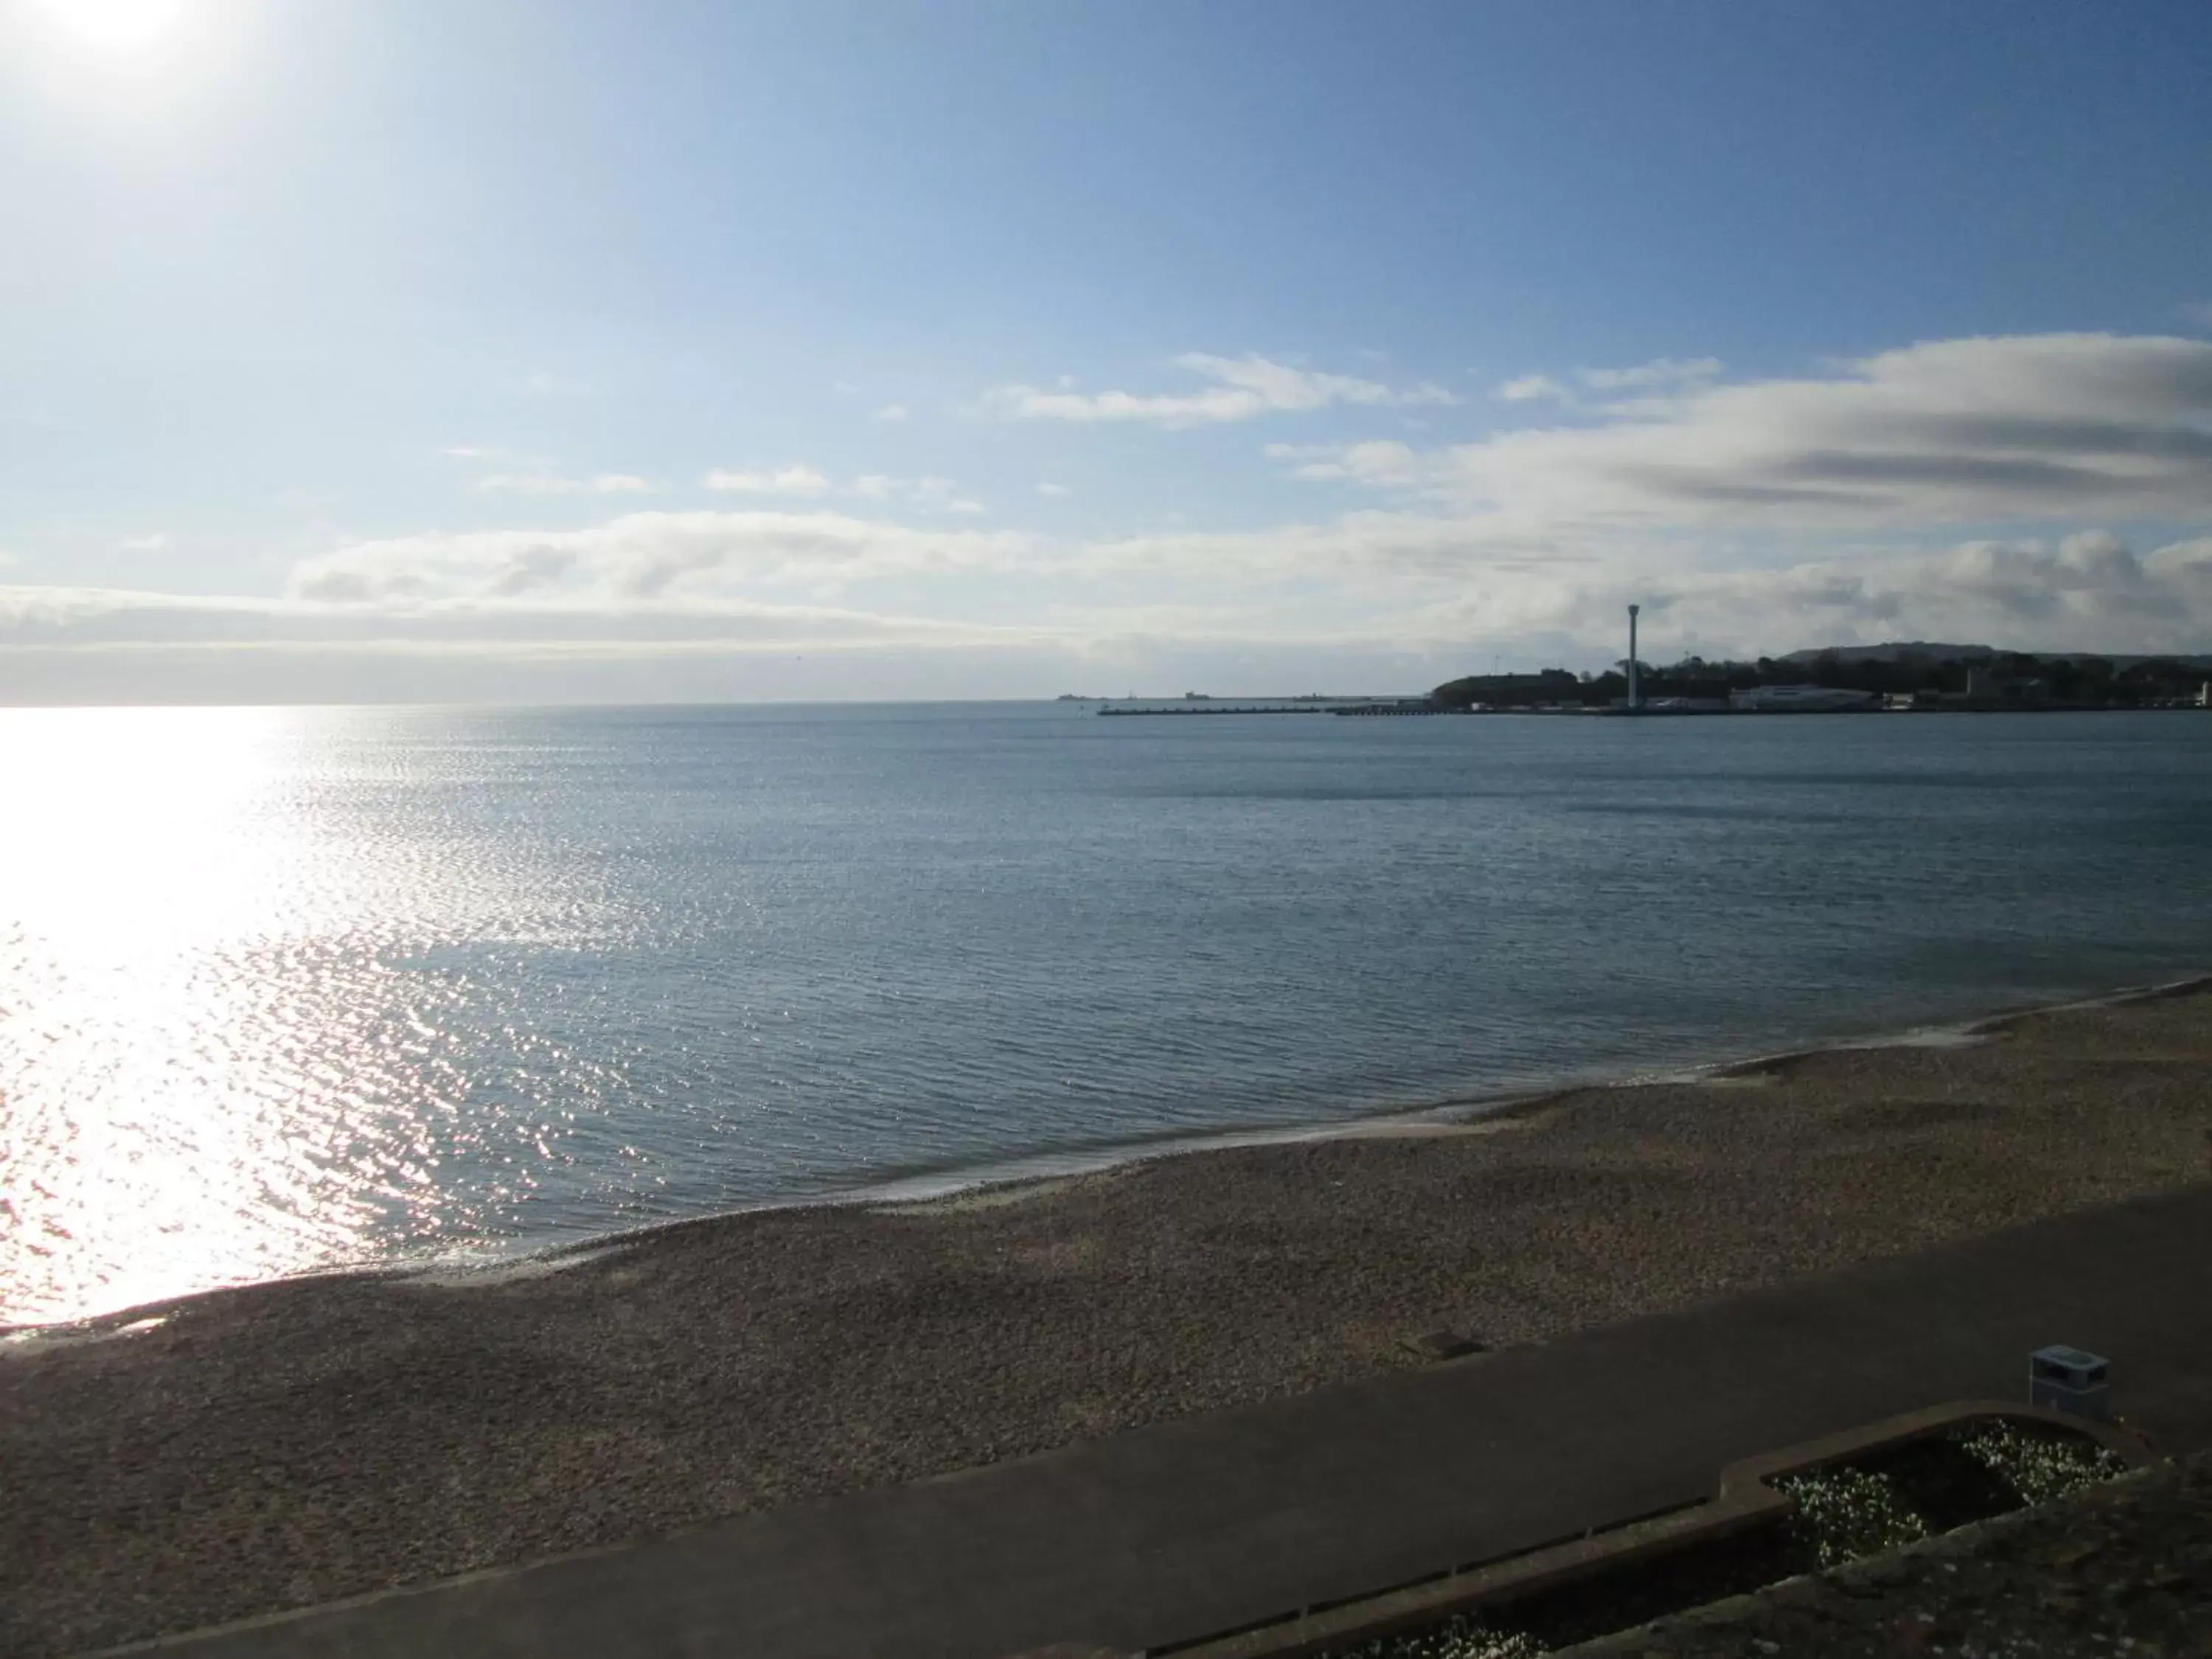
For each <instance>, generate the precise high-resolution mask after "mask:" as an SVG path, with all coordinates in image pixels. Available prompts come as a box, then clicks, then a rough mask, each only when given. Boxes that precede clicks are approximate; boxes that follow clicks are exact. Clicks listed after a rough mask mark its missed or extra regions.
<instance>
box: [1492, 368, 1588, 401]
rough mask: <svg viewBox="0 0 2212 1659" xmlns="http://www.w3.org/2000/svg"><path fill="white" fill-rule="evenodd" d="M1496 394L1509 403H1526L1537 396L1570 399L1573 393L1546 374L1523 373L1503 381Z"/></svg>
mask: <svg viewBox="0 0 2212 1659" xmlns="http://www.w3.org/2000/svg"><path fill="white" fill-rule="evenodd" d="M1497 395H1498V397H1500V398H1504V400H1505V401H1506V402H1507V403H1509V404H1526V403H1534V401H1535V400H1536V399H1538V398H1559V399H1570V398H1573V396H1574V395H1575V394H1574V393H1573V392H1570V391H1568V390H1567V389H1566V387H1565V386H1561V385H1560V384H1559V382H1558V381H1557V380H1553V378H1552V377H1551V376H1550V375H1548V374H1523V375H1522V377H1521V378H1520V379H1519V380H1508V381H1506V382H1504V384H1503V385H1502V386H1499V387H1498V393H1497Z"/></svg>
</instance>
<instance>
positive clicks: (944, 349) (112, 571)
mask: <svg viewBox="0 0 2212 1659" xmlns="http://www.w3.org/2000/svg"><path fill="white" fill-rule="evenodd" d="M2207 84H2212V10H2209V9H2207V8H2205V7H2204V6H2203V5H2202V4H2201V3H2188V4H2184V3H2174V4H2156V3H2141V4H2130V5H2129V6H2126V7H2113V6H2109V5H2101V4H2081V5H2070V6H2052V5H2033V4H2021V3H2006V4H1968V3H1958V4H1946V5H1942V6H1932V7H1931V6H1928V5H1926V4H1924V3H1923V4H1911V5H1905V4H1899V5H1887V4H1879V3H1859V4H1854V5H1851V6H1848V7H1839V6H1834V5H1828V4H1820V5H1815V4H1810V3H1806V4H1793V3H1765V4H1751V3H1744V4H1734V5H1720V4H1689V3H1681V4H1665V3H1656V4H1647V3H1629V0H1620V3H1609V4H1594V3H1593V4H1576V3H1558V0H1553V3H1546V4H1541V5H1539V4H1534V3H1528V4H1492V5H1481V4H1471V3H1456V4H1449V5H1417V4H1395V5H1392V4H1384V5H1356V6H1355V5H1351V4H1341V5H1321V4H1309V3H1290V0H1279V3H1266V4H1258V3H1255V4H1229V3H1219V4H1205V5H1200V4H1191V3H1172V4H1170V3H1158V4H1153V3H1134V0H1117V3H1112V4H1105V3H1100V4H1093V5H1079V4H1073V3H1044V0H1032V3H1021V4H1014V3H1005V4H980V3H977V4H962V3H952V0H944V3H938V4H933V5H930V6H923V5H920V4H911V5H891V4H885V3H868V4H863V3H837V0H809V3H805V4H792V5H777V4H761V5H755V6H750V7H744V8H738V7H729V6H724V5H715V4H708V3H699V4H688V3H686V4H678V3H664V4H655V3H650V0H644V3H623V4H617V3H611V0H609V3H580V0H579V3H559V0H529V3H523V0H322V3H318V4H317V5H314V6H312V7H308V6H299V5H285V4H280V3H276V0H65V3H64V0H0V223H5V224H6V225H7V226H8V227H9V230H8V234H7V238H6V241H7V244H8V252H6V254H5V256H4V257H0V561H4V562H0V698H13V699H19V700H31V701H46V700H71V699H77V698H84V699H90V700H100V701H112V700H125V701H130V700H138V699H148V700H166V699H199V698H219V699H230V698H245V699H254V700H259V699H266V698H275V699H286V698H292V697H301V698H324V697H351V696H361V697H376V698H387V697H415V696H427V697H439V698H444V697H454V698H472V697H491V698H519V699H526V700H556V699H568V698H582V699H593V698H601V697H608V698H628V697H660V696H673V697H719V696H728V697H742V698H751V697H817V696H1020V695H1030V694H1046V695H1048V694H1050V693H1051V692H1053V691H1055V690H1061V689H1071V688H1073V689H1099V690H1126V689H1128V688H1129V687H1130V686H1131V685H1143V686H1150V687H1154V688H1157V689H1163V690H1170V689H1180V688H1182V686H1184V685H1188V684H1201V685H1213V686H1220V687H1233V688H1234V689H1237V690H1271V689H1278V688H1279V689H1283V690H1302V689H1306V688H1308V687H1312V686H1328V687H1331V688H1340V687H1341V688H1346V689H1413V688H1418V687H1421V686H1425V685H1427V684H1431V683H1433V682H1434V681H1436V680H1437V679H1440V678H1445V677H1447V676H1448V675H1449V674H1450V673H1453V672H1457V671H1464V670H1465V669H1467V668H1468V667H1470V666H1479V665H1488V664H1489V663H1490V662H1492V660H1504V661H1508V662H1511V663H1514V664H1516V665H1535V664H1536V663H1538V662H1540V661H1544V662H1550V661H1564V662H1567V663H1569V664H1571V665H1576V666H1591V665H1596V664H1598V663H1601V662H1603V661H1606V660H1608V659H1611V658H1612V657H1613V656H1615V655H1617V654H1618V642H1617V641H1615V639H1614V637H1613V636H1614V635H1615V634H1616V633H1617V632H1618V631H1619V629H1618V627H1617V625H1616V623H1617V617H1618V611H1619V607H1620V605H1622V604H1624V603H1626V601H1627V600H1628V599H1640V600H1641V601H1642V602H1643V603H1644V605H1645V606H1646V611H1645V638H1646V641H1647V649H1648V650H1649V651H1650V653H1652V654H1654V655H1657V656H1661V657H1665V656H1667V655H1670V654H1672V653H1674V652H1675V651H1677V650H1691V649H1695V650H1699V651H1702V652H1705V653H1707V654H1712V653H1716V652H1724V651H1759V650H1766V651H1778V650H1785V649H1790V648H1793V647H1798V646H1802V645H1807V644H1819V643H1827V642H1848V641H1866V640H1875V639H1882V638H1890V637H1913V636H1922V637H1933V636H1940V637H1952V638H1955V637H1960V636H1961V635H1965V636H1971V637H1973V638H1978V639H1982V638H1986V639H1991V640H1994V641H1997V642H2000V643H2008V644H2015V645H2021V646H2025V647H2093V648H2106V649H2113V650H2142V649H2192V650H2199V651H2203V650H2212V344H2208V343H2207V336H2208V334H2212V98H2207V97H2206V96H2205V95H2204V93H2203V88H2204V87H2205V86H2206V85H2207Z"/></svg>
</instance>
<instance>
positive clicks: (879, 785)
mask: <svg viewBox="0 0 2212 1659" xmlns="http://www.w3.org/2000/svg"><path fill="white" fill-rule="evenodd" d="M0 768H4V770H0V776H4V778H5V780H6V790H7V797H6V799H7V810H6V812H5V814H4V820H3V821H0V1160H4V1163H3V1164H0V1174H3V1175H4V1190H3V1191H0V1319H4V1318H13V1319H16V1320H42V1319H54V1318H62V1317H70V1316H79V1315H82V1314H85V1313H88V1312H91V1311H95V1310H106V1309H112V1308H115V1307H118V1306H122V1305H125V1304H130V1303H132V1302H137V1301H141V1300H144V1299H148V1298H150V1297H156V1296H161V1295H167V1294H171V1293H174V1292H179V1291H188V1290H194V1289H198V1288H202V1287H204V1286H208V1285H216V1284H222V1283H227V1282H234V1281H237V1280H240V1279H254V1278H262V1277H266V1276H270V1275H273V1274H277V1273H290V1272H297V1271H301V1270H305V1269H310V1268H315V1267H327V1266H331V1265H334V1264H337V1263H342V1262H351V1261H377V1260H390V1259H395V1258H409V1257H430V1256H437V1255H447V1254H455V1253H461V1254H465V1253H470V1252H476V1251H496V1250H500V1249H513V1248H516V1247H518V1246H529V1245H536V1244H540V1243H550V1242H554V1241H559V1240H568V1239H574V1238H579V1237H588V1236H591V1235H593V1234H596V1233H601V1232H605V1231H611V1230H615V1229H619V1228H623V1227H627V1226H632V1225H639V1224H641V1223H645V1222H648V1221H653V1220H656V1219H660V1218H669V1217H677V1216H684V1215H696V1214H700V1213H703V1212H712V1211H715V1210H720V1209H726V1208H730V1207H733V1206H743V1205H748V1204H757V1203H762V1202H769V1201H778V1200H793V1199H797V1198H803V1197H806V1196H810V1195H819V1194H836V1193H840V1192H848V1191H852V1190H855V1189H858V1188H864V1187H867V1186H869V1185H871V1184H873V1183H880V1182H885V1181H887V1180H890V1179H894V1178H897V1177H901V1176H915V1175H918V1174H926V1173H927V1172H931V1171H950V1170H963V1169H968V1168H971V1167H973V1166H976V1165H981V1164H996V1163H1000V1162H1004V1161H1007V1160H1016V1159H1021V1158H1034V1157H1038V1156H1042V1155H1054V1154H1058V1155H1068V1154H1079V1153H1083V1152H1090V1151H1096V1150H1098V1149H1103V1148H1110V1147H1115V1146H1127V1145H1128V1144H1131V1143H1133V1142H1139V1141H1143V1140H1146V1139H1157V1138H1161V1137H1169V1136H1174V1135H1178V1134H1193V1133H1203V1132H1208V1131H1218V1130H1234V1129H1238V1128H1256V1127H1267V1126H1282V1125H1295V1124H1321V1123H1327V1122H1330V1121H1339V1120H1342V1119H1345V1118H1346V1117H1349V1116H1351V1115H1354V1114H1358V1113H1364V1112H1370V1111H1373V1110H1376V1109H1381V1108H1386V1107H1394V1106H1408V1105H1416V1104H1420V1103H1431V1102H1436V1101H1439V1100H1443V1099H1447V1098H1452V1097H1465V1096H1469V1095H1480V1094H1485V1093H1490V1092H1494V1091H1510V1090H1513V1089H1516V1088H1520V1087H1525V1086H1528V1085H1534V1084H1539V1083H1545V1082H1550V1081H1553V1080H1558V1079H1563V1078H1569V1077H1577V1076H1586V1075H1591V1074H1607V1073H1620V1072H1624V1071H1629V1070H1633V1069H1639V1068H1644V1067H1650V1066H1663V1065H1666V1064H1668V1063H1673V1062H1680V1061H1685V1060H1708V1059H1714V1058H1720V1057H1724V1056H1728V1055H1730V1054H1741V1053H1743V1052H1747V1051H1756V1050H1759V1049H1764V1048H1775V1047H1778V1046H1781V1045H1784V1044H1790V1043H1796V1042H1803V1041H1807V1040H1814V1039H1820V1038H1826V1037H1832V1036H1840V1035H1844V1034H1850V1033H1857V1032H1869V1031H1878V1030H1884V1029H1893V1028H1896V1027H1898V1026H1900V1025H1904V1024H1915V1023H1920V1022H1926V1021H1931V1020H1937V1019H1942V1018H1951V1017H1956V1016H1961V1015H1965V1014H1967V1013H1970V1012H1976V1011H1980V1010H1985V1009H1989V1008H1992V1007H1996V1006H2004V1005H2009V1004H2015V1003H2018V1002H2021V1001H2022V1000H2031V999H2042V998H2049V997H2054V996H2058V995H2063V994H2071V993H2076V992H2085V991H2090V990H2094V989H2099V988H2102V987H2110V986H2113V985H2118V984H2122V983H2127V982H2138V981H2148V980H2152V979H2156V978H2159V977H2161V976H2166V975H2175V974H2178V973H2181V972H2185V971H2188V970H2191V969H2196V968H2197V967H2199V966H2201V965H2203V964H2204V963H2206V962H2207V961H2208V959H2212V948H2208V941H2212V858H2208V857H2207V856H2206V855H2205V854H2204V852H2203V837H2204V832H2205V827H2206V825H2207V824H2208V823H2212V720H2206V719H2200V718H2197V717H2194V716H2191V715H2189V714H2146V715H2080V716H2075V715H2051V716H2044V717H2039V718H2029V719H2023V718H1988V717H1982V718H1976V717H1972V716H1957V717H1946V716H1922V715H1916V716H1912V717H1909V718H1906V717H1896V718H1868V719H1862V720H1838V719H1799V720H1652V721H1645V722H1629V721H1620V720H1557V719H1554V720H1542V719H1447V720H1339V719H1333V718H1329V717H1327V716H1322V717H1301V718H1280V717H1279V718H1259V719H1233V718H1230V719H1206V720H1100V719H1098V718H1097V717H1096V716H1095V715H1093V714H1091V712H1090V711H1089V710H1088V709H1087V708H1079V707H1074V706H1066V705H1057V706H1056V705H1035V706H1025V705H1006V706H963V707H936V708H929V707H902V708H718V709H694V710H672V709H651V710H635V709H632V710H589V711H574V710H570V711H558V712H553V711H549V712H532V713H486V712H455V711H435V710H405V711H394V710H346V711H335V710H159V711H140V710H118V711H106V710H82V711H80V710H70V711H12V712H5V713H0Z"/></svg>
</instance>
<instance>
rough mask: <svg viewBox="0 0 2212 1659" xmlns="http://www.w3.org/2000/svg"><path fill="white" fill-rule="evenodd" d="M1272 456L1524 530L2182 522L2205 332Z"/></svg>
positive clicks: (2208, 477) (2000, 348) (2201, 427)
mask: <svg viewBox="0 0 2212 1659" xmlns="http://www.w3.org/2000/svg"><path fill="white" fill-rule="evenodd" d="M1279 459H1297V460H1298V461H1300V462H1301V463H1302V465H1301V469H1300V470H1301V471H1304V474H1305V476H1308V477H1350V478H1354V479H1364V481H1367V482H1370V483H1375V484H1376V486H1378V487H1381V488H1385V489H1396V490H1404V491H1411V492H1413V493H1416V494H1418V495H1422V496H1425V497H1427V498H1429V499H1431V500H1434V501H1440V502H1447V503H1449V504H1451V505H1453V506H1454V507H1456V508H1458V509H1459V510H1460V511H1462V513H1465V514H1467V515H1468V518H1469V519H1470V520H1472V521H1473V522H1474V525H1475V526H1478V527H1480V529H1481V530H1482V531H1483V532H1486V533H1488V534H1490V535H1492V536H1493V537H1510V538H1519V539H1522V540H1528V539H1530V538H1538V539H1551V540H1556V539H1558V538H1562V537H1575V536H1581V537H1589V536H1592V535H1601V534H1605V533H1608V532H1618V531H1620V530H1621V529H1623V528H1625V527H1640V528H1662V527H1666V528H1672V529H1674V530H1677V531H1692V530H1704V529H1709V528H1713V527H1752V528H1762V529H1767V530H1791V531H1808V530H1827V529H1834V528H1838V527H1864V528H1871V529H1875V530H1888V531H1893V532H1901V531H1906V530H1911V529H1914V528H1924V527H1928V526H1940V525H1945V524H1968V523H1991V524H1994V523H2002V522H2015V523H2017V522H2023V521H2026V522H2034V523H2053V522H2063V521H2065V520H2090V521H2095V520H2106V521H2108V522H2109V521H2112V520H2124V519H2130V518H2136V519H2161V518H2162V519H2167V520H2186V519H2190V518H2192V517H2195V516H2197V515H2199V514H2203V513H2208V512H2212V343H2206V342H2203V341H2198V340H2189V339H2183V338H2179V337H2120V336H2113V335H2106V334H2073V335H2034V336H2019V337H1998V338H1975V339H1963V340H1946V341H1937V342H1934V343H1927V344H1922V345H1916V346H1911V347H1907V348H1905V349H1901V350H1897V351H1890V352H1884V353H1882V354H1881V355H1880V356H1875V357H1869V358H1867V359H1865V360H1863V361H1862V362H1855V363H1850V364H1848V365H1845V366H1844V367H1843V368H1841V369H1840V370H1839V371H1838V372H1837V373H1835V374H1832V375H1830V376H1828V377H1826V378H1822V379H1807V380H1765V381H1756V382H1748V383H1745V384H1741V385H1735V386H1711V385H1707V384H1705V383H1703V382H1702V381H1700V380H1687V381H1686V382H1684V383H1683V384H1681V385H1680V386H1678V387H1677V388H1676V389H1675V390H1674V391H1673V392H1668V393H1664V394H1659V395H1653V396H1648V397H1644V398H1638V399H1635V400H1633V401H1631V402H1627V403H1623V404H1615V405H1613V406H1612V407H1611V408H1609V409H1607V410H1605V411H1603V412H1602V414H1601V417H1600V419H1599V421H1598V422H1597V423H1596V424H1594V425H1589V426H1579V427H1570V428H1541V429H1525V430H1519V431H1511V432H1506V433H1503V434H1500V435H1496V436H1493V437H1491V438H1488V439H1486V440H1483V441H1480V442H1476V443H1470V444H1462V445H1457V446H1455V447H1449V448H1445V449H1440V450H1429V451H1413V450H1410V449H1401V448H1397V447H1392V448H1389V449H1387V450H1385V449H1381V448H1376V447H1373V446H1353V447H1346V448H1339V449H1334V450H1319V449H1309V450H1303V451H1300V452H1298V453H1297V455H1296V456H1295V457H1288V456H1286V457H1279ZM1386 462H1387V465H1386V464H1385V463H1386Z"/></svg>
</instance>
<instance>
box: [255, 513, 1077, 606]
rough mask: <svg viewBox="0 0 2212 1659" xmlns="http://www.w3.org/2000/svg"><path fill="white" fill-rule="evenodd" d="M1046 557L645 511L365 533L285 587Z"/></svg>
mask: <svg viewBox="0 0 2212 1659" xmlns="http://www.w3.org/2000/svg"><path fill="white" fill-rule="evenodd" d="M1036 562H1048V561H1044V560H1042V559H1041V557H1040V546H1039V544H1036V542H1034V541H1033V540H1032V539H1030V538H1024V537H1021V536H1018V535H1014V534H1012V533H1006V532H981V531H975V530H957V531H956V530H951V529H948V528H940V529H935V530H918V529H914V528H911V527H908V526H901V525H892V524H885V523H883V522H881V521H878V520H868V519H856V518H852V517H848V516H847V515H845V514H842V513H818V512H817V513H773V512H751V513H630V514H629V515H627V516H625V517H623V518H619V519H616V520H611V521H610V522H609V523H606V524H604V525H599V526H592V528H589V529H584V530H573V531H557V532H538V531H522V530H501V531H480V532H471V533H468V534H461V535H426V536H410V537H399V538H391V539H387V540H383V541H374V542H364V543H361V544H356V545H354V546H351V547H347V548H342V549H338V550H335V551H332V552H330V553H325V554H321V555H319V556H315V557H313V558H311V559H307V560H304V561H302V562H300V563H299V564H298V565H296V566H295V567H294V568H293V571H292V574H291V578H290V580H289V584H288V586H287V593H288V597H289V598H291V599H295V600H301V601H306V602H311V603H316V604H325V605H373V606H393V605H400V606H422V605H450V604H473V605H483V604H504V603H511V602H515V601H521V600H527V601H529V602H530V603H532V604H533V605H556V606H561V607H566V608H568V609H572V610H573V609H584V610H588V609H592V608H594V607H614V608H622V607H625V606H635V605H640V604H652V605H664V606H676V607H678V608H682V607H687V606H688V607H698V606H708V607H711V606H714V605H721V604H725V603H727V602H730V601H732V600H741V599H751V598H753V597H755V596H756V594H755V590H757V588H759V587H761V586H775V585H778V584H785V585H789V584H798V585H802V586H816V587H819V586H824V585H835V584H843V583H848V582H851V581H854V580H861V579H866V578H880V577H886V576H901V577H903V576H913V575H921V574H952V573H959V572H967V571H991V570H1008V569H1013V568H1018V567H1021V566H1023V565H1024V564H1031V563H1036Z"/></svg>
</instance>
